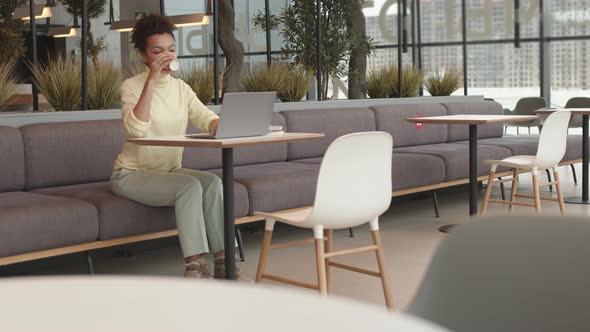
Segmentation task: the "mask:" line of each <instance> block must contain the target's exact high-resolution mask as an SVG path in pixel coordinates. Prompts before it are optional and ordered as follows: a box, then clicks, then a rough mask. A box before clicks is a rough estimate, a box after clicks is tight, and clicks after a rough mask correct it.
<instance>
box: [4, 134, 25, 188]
mask: <svg viewBox="0 0 590 332" xmlns="http://www.w3.org/2000/svg"><path fill="white" fill-rule="evenodd" d="M24 187H25V153H24V149H23V140H22V136H21V134H20V132H19V131H18V129H16V128H11V127H4V126H0V192H8V191H19V190H22V189H23V188H24Z"/></svg>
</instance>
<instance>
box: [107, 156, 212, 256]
mask: <svg viewBox="0 0 590 332" xmlns="http://www.w3.org/2000/svg"><path fill="white" fill-rule="evenodd" d="M111 187H112V190H113V192H114V193H115V194H117V195H119V196H122V197H125V198H128V199H130V200H132V201H135V202H138V203H140V204H143V205H148V206H174V208H175V211H176V226H177V228H178V237H179V238H180V245H181V247H182V254H183V256H184V257H190V256H194V255H199V254H203V253H208V252H218V251H222V250H223V249H224V245H223V185H222V181H221V179H220V178H219V177H217V176H216V175H214V174H211V173H207V172H202V171H196V170H190V169H183V168H179V169H175V170H173V171H172V172H161V171H135V170H128V169H122V170H120V171H115V172H114V173H113V176H112V178H111Z"/></svg>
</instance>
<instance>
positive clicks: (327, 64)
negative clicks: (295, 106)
mask: <svg viewBox="0 0 590 332" xmlns="http://www.w3.org/2000/svg"><path fill="white" fill-rule="evenodd" d="M359 1H361V0H323V1H322V11H321V32H322V34H321V38H322V52H321V61H322V66H321V68H320V70H321V73H322V77H323V78H324V79H323V80H322V98H323V99H326V98H327V97H328V96H327V95H328V82H329V81H330V78H340V77H343V76H345V75H346V74H347V67H348V66H347V64H348V61H349V60H350V55H351V52H352V49H353V48H356V49H359V48H362V49H365V50H366V52H367V54H368V53H370V51H371V50H372V49H373V48H374V43H373V41H372V39H371V38H369V37H367V36H366V35H364V34H363V33H359V32H358V31H357V30H355V29H349V26H350V22H351V18H350V16H351V15H352V13H353V12H354V8H355V5H358V2H359ZM265 22H266V15H265V14H264V13H262V12H258V13H257V14H256V15H255V17H254V25H255V26H257V27H260V28H262V29H263V30H266V28H267V27H266V23H265ZM279 24H281V25H282V26H283V29H282V31H281V35H282V37H283V45H282V48H281V51H282V54H283V58H285V59H290V58H292V59H293V61H294V62H295V63H296V64H298V65H302V66H304V67H305V68H306V69H307V70H310V71H312V72H315V71H316V70H317V66H318V63H317V40H316V36H317V29H316V0H293V1H291V2H290V4H289V6H287V7H286V8H285V9H284V10H283V12H282V13H281V14H280V15H279V16H272V17H271V25H272V27H276V26H278V25H279Z"/></svg>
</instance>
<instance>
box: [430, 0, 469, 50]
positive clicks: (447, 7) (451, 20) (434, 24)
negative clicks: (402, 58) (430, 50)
mask: <svg viewBox="0 0 590 332" xmlns="http://www.w3.org/2000/svg"><path fill="white" fill-rule="evenodd" d="M420 17H421V25H422V26H421V29H422V42H423V43H430V42H452V41H461V38H462V37H461V36H462V33H461V1H460V0H427V1H420Z"/></svg>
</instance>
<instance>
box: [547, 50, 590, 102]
mask: <svg viewBox="0 0 590 332" xmlns="http://www.w3.org/2000/svg"><path fill="white" fill-rule="evenodd" d="M573 97H590V40H576V41H560V42H551V104H552V105H553V106H554V107H563V106H565V104H566V102H567V101H568V100H569V99H570V98H573Z"/></svg>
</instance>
